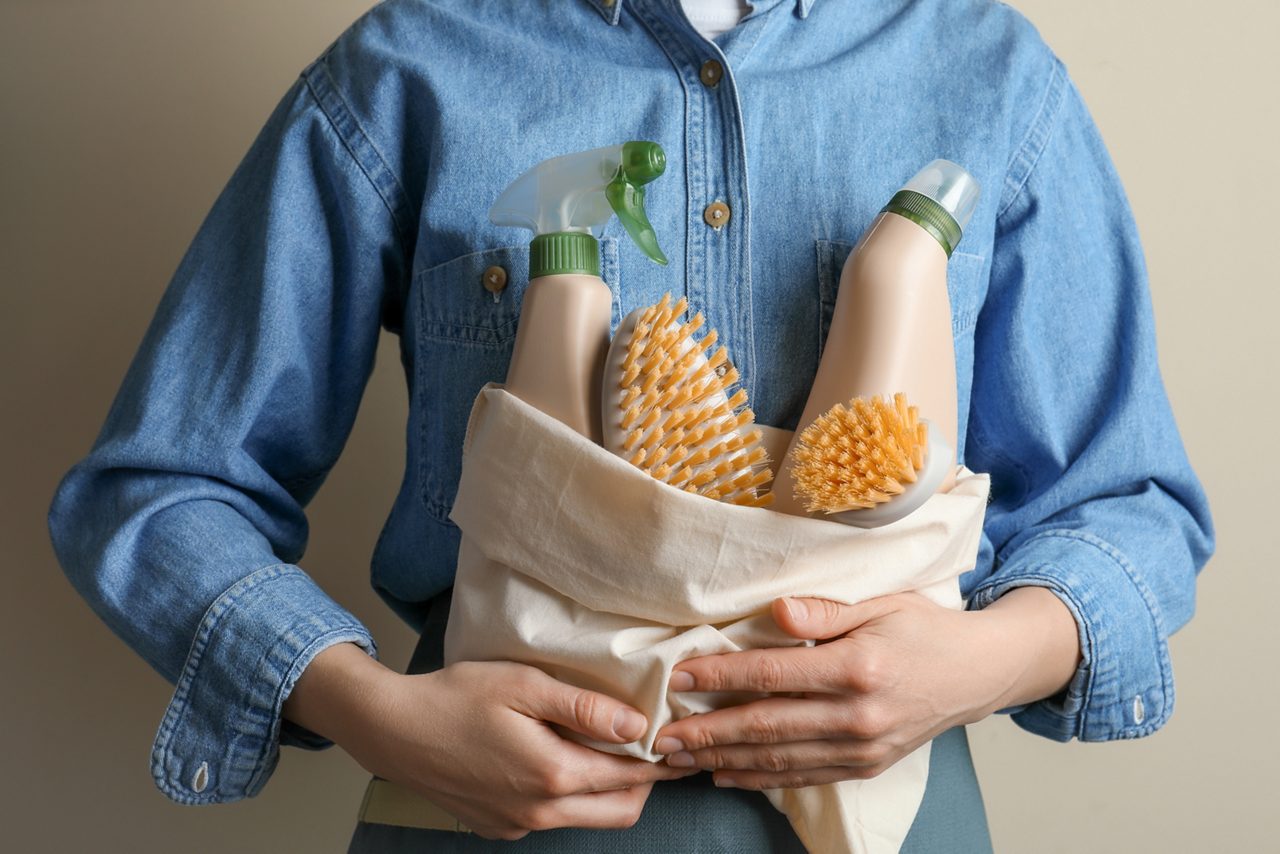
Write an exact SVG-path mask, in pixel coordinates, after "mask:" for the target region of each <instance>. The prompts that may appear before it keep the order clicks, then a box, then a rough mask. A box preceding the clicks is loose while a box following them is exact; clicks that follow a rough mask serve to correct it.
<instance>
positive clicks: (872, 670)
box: [845, 654, 888, 694]
mask: <svg viewBox="0 0 1280 854" xmlns="http://www.w3.org/2000/svg"><path fill="white" fill-rule="evenodd" d="M887 677H888V673H887V672H886V669H885V664H884V660H883V659H881V658H880V657H879V656H876V655H873V654H864V655H860V656H858V658H857V659H856V660H855V661H854V662H853V663H852V664H851V665H850V666H849V669H848V670H847V671H845V686H846V687H847V688H848V689H849V690H851V691H855V692H859V693H864V694H873V693H875V692H877V691H879V690H881V689H883V688H884V687H885V686H886V684H887V681H886V680H887Z"/></svg>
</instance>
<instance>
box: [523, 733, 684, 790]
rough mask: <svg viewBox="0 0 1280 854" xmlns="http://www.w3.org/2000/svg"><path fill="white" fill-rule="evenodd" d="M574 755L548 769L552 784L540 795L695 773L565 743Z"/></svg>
mask: <svg viewBox="0 0 1280 854" xmlns="http://www.w3.org/2000/svg"><path fill="white" fill-rule="evenodd" d="M565 746H566V747H568V748H570V749H571V750H572V753H573V754H574V755H573V756H572V758H571V759H569V761H566V762H564V763H562V764H560V765H559V766H558V767H557V768H554V769H551V771H550V774H551V785H550V786H549V787H548V788H547V790H546V791H544V792H542V793H541V794H544V795H547V796H549V797H567V796H569V795H578V794H587V793H591V792H608V791H614V790H617V789H629V788H633V787H635V786H643V785H648V784H650V783H656V782H658V781H660V780H678V779H680V778H682V777H688V776H689V775H690V774H696V773H697V772H698V769H697V768H674V767H671V766H669V765H666V764H664V763H662V762H649V761H647V760H644V759H634V758H632V757H630V756H614V755H613V754H611V753H601V752H600V751H598V750H592V749H591V748H589V747H583V746H582V745H580V744H574V743H572V742H567V743H566V745H565Z"/></svg>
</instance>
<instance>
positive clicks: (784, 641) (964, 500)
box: [445, 384, 989, 852]
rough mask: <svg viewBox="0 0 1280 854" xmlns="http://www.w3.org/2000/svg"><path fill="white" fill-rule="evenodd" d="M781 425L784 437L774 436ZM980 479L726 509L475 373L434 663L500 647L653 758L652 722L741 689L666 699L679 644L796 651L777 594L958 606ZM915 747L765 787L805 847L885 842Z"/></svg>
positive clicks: (983, 493) (973, 539) (922, 751)
mask: <svg viewBox="0 0 1280 854" xmlns="http://www.w3.org/2000/svg"><path fill="white" fill-rule="evenodd" d="M785 435H789V434H785ZM988 488H989V480H988V478H987V476H986V475H983V474H974V473H973V472H970V471H968V470H967V469H964V468H961V469H960V471H959V477H958V479H957V481H956V485H955V487H954V488H953V489H952V490H951V491H950V492H948V493H946V494H938V495H935V496H933V497H932V498H930V499H929V501H928V502H926V503H925V505H924V506H923V507H921V508H920V509H919V510H917V511H916V512H914V513H912V514H911V515H910V516H908V517H907V518H905V519H903V520H901V521H899V522H896V523H894V524H891V525H887V526H885V527H881V528H872V529H860V528H854V527H850V526H846V525H842V524H839V523H836V522H832V521H828V520H822V519H811V518H801V517H795V516H789V515H784V514H781V513H776V512H774V511H771V510H768V509H762V508H748V507H738V506H734V505H729V504H724V503H720V502H717V501H713V500H710V499H707V498H704V497H702V496H697V495H692V494H689V493H686V492H683V491H681V490H679V489H675V488H673V487H670V486H668V485H666V484H663V483H659V482H658V481H656V480H654V479H653V478H651V477H649V476H648V475H647V474H645V473H643V472H641V471H640V470H638V469H636V468H634V467H633V466H632V465H631V464H630V463H628V462H626V461H625V460H622V459H620V458H618V457H616V456H614V455H613V454H611V453H610V452H608V451H606V450H605V449H603V448H601V447H599V446H598V445H596V444H594V443H592V442H591V441H589V440H587V439H585V438H583V437H582V436H580V435H579V434H578V433H576V432H574V431H573V430H571V429H570V428H568V427H566V426H565V425H563V424H562V423H560V422H559V421H557V420H555V419H554V418H551V417H550V416H548V415H545V414H543V413H542V412H541V411H539V410H537V409H535V408H534V407H532V406H530V405H528V404H526V403H524V402H523V401H521V400H520V399H518V398H516V397H515V396H514V395H512V394H510V393H508V392H506V391H505V390H503V389H502V387H501V386H499V385H495V384H490V385H488V386H486V387H485V388H484V389H483V390H482V391H481V392H480V394H479V396H478V397H477V398H476V401H475V405H474V408H473V409H472V413H471V417H470V421H469V423H468V427H467V435H466V439H465V442H464V451H463V467H462V478H461V482H460V484H459V488H458V494H457V499H456V501H455V502H454V506H453V511H452V514H451V516H450V518H452V519H453V521H454V522H456V523H457V525H458V527H459V528H460V529H461V531H462V544H461V549H460V551H459V555H458V571H457V578H456V581H455V584H454V590H453V601H452V607H451V611H450V617H449V624H448V629H447V631H446V634H445V663H446V664H452V663H454V662H458V661H486V660H509V661H518V662H523V663H526V664H531V665H534V666H536V667H539V668H541V669H542V670H544V671H546V672H547V673H548V674H550V675H551V676H553V677H555V678H556V679H559V680H561V681H563V682H567V683H570V684H573V685H577V686H579V687H582V688H588V689H591V690H594V691H599V692H602V693H604V694H608V695H609V696H612V697H615V698H617V699H619V700H621V701H623V702H625V703H629V704H631V705H632V706H634V707H635V708H637V709H639V710H640V711H642V712H644V714H645V715H647V716H648V718H649V722H650V727H649V731H648V732H647V733H646V734H645V736H644V737H643V738H641V739H640V740H639V741H637V742H634V743H632V744H627V745H615V744H606V743H601V742H593V741H590V740H587V739H585V738H584V737H582V736H580V735H577V734H574V733H569V732H565V734H566V735H567V736H570V737H575V738H576V739H577V740H579V741H582V742H584V743H587V744H589V745H590V746H591V747H594V748H597V749H600V750H605V751H609V752H612V753H619V754H625V755H631V756H637V757H640V758H644V759H649V760H653V761H660V760H661V759H662V757H661V755H659V754H657V753H654V752H653V742H654V740H655V738H656V734H657V731H658V730H659V729H660V728H661V727H662V726H664V725H665V724H667V723H669V722H671V721H672V720H676V719H679V718H682V717H685V716H686V715H690V714H696V713H700V712H707V711H711V710H712V709H715V708H719V707H723V706H726V705H730V704H733V703H740V702H743V701H746V700H749V699H752V697H751V696H732V695H729V696H726V695H724V694H697V693H691V694H668V693H667V681H668V679H669V678H670V676H671V670H672V668H673V667H674V666H675V665H676V664H677V663H679V662H680V661H682V660H684V659H687V658H691V657H694V656H700V655H707V654H711V653H723V652H731V651H735V650H742V649H751V648H759V647H776V646H794V645H798V644H800V643H803V642H802V641H797V640H796V639H795V638H793V637H791V636H790V635H787V634H785V633H783V632H782V631H781V630H780V629H778V628H777V627H776V625H775V624H774V622H773V619H772V617H771V616H770V612H769V609H770V605H771V603H772V602H773V600H774V599H775V598H777V597H779V596H817V597H824V598H828V599H834V600H838V601H841V602H846V603H855V602H859V601H862V600H864V599H869V598H873V597H876V596H884V595H887V594H891V593H898V592H903V591H909V590H914V591H918V592H920V593H922V594H923V595H925V596H927V597H929V598H930V599H931V600H932V601H934V602H937V603H938V604H941V605H944V606H946V607H948V608H960V607H962V605H963V603H962V600H961V597H960V590H959V584H958V577H959V575H960V574H961V573H962V572H964V571H966V570H968V569H971V568H973V566H974V563H975V561H976V556H977V552H978V542H979V538H980V536H981V533H982V520H983V514H984V511H985V508H986V503H987V493H988ZM928 772H929V745H928V744H925V745H924V746H922V747H920V748H919V749H918V750H916V751H915V752H913V753H911V754H910V755H908V756H906V757H905V758H903V759H902V760H900V761H899V762H897V763H896V764H894V765H893V766H892V767H891V768H889V769H888V770H887V771H885V772H884V773H883V774H881V775H880V776H878V777H876V778H874V779H871V780H865V781H861V780H854V781H846V782H841V783H834V784H828V785H821V786H811V787H807V788H803V789H777V790H772V791H770V792H768V793H767V794H768V797H769V799H770V801H772V803H773V804H774V806H776V807H777V808H778V809H779V810H781V811H782V812H783V813H785V814H786V816H787V818H788V819H789V820H790V822H791V824H792V827H793V828H794V829H795V831H796V834H797V835H798V836H799V837H800V839H801V840H802V841H803V842H804V844H805V846H806V847H807V848H808V849H809V850H810V851H821V852H896V851H897V850H898V849H899V848H900V847H901V845H902V842H903V840H904V839H905V838H906V835H907V832H908V830H909V829H910V827H911V824H912V822H913V821H914V819H915V815H916V811H917V810H918V808H919V806H920V802H921V799H922V798H923V795H924V788H925V781H926V778H927V777H928Z"/></svg>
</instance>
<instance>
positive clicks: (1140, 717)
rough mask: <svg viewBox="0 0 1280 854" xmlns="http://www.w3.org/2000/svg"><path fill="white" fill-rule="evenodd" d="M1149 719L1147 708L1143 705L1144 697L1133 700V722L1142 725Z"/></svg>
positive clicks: (1139, 696)
mask: <svg viewBox="0 0 1280 854" xmlns="http://www.w3.org/2000/svg"><path fill="white" fill-rule="evenodd" d="M1146 719H1147V707H1146V706H1145V705H1143V703H1142V696H1141V695H1138V696H1137V697H1134V698H1133V722H1134V723H1135V724H1140V723H1142V722H1143V721H1145V720H1146Z"/></svg>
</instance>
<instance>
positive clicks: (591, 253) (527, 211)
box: [489, 141, 667, 279]
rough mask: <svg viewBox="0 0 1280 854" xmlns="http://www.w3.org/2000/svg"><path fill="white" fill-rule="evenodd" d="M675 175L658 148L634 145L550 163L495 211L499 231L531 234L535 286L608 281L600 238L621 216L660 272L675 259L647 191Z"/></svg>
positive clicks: (515, 186) (517, 184)
mask: <svg viewBox="0 0 1280 854" xmlns="http://www.w3.org/2000/svg"><path fill="white" fill-rule="evenodd" d="M666 168H667V156H666V154H665V153H664V152H663V151H662V146H660V145H658V144H657V143H656V142H641V141H632V142H626V143H623V144H621V145H610V146H606V147H605V148H595V149H592V150H590V151H579V152H576V153H574V154H565V155H562V156H560V157H553V158H551V159H550V160H544V161H542V162H541V163H539V164H537V165H536V166H534V167H532V168H530V169H527V170H525V172H524V173H523V174H522V175H520V177H519V178H517V179H516V180H515V181H513V182H512V183H511V184H510V185H508V187H507V188H506V189H505V190H503V191H502V194H501V195H500V196H499V197H498V198H497V200H496V201H495V202H494V203H493V206H492V207H490V208H489V221H490V222H492V223H493V224H494V225H502V226H512V227H515V228H527V229H529V230H530V231H532V232H533V234H534V238H533V241H532V242H531V243H530V244H529V278H530V279H536V278H538V277H540V276H547V275H556V274H561V273H582V274H588V275H592V276H599V275H600V246H599V242H598V240H597V238H598V236H599V232H600V230H601V229H602V228H603V227H604V224H605V223H606V222H608V221H609V219H610V218H611V217H612V216H613V215H614V214H617V216H618V219H620V220H621V221H622V225H623V227H624V228H625V229H626V230H627V234H629V235H631V239H632V240H634V241H635V242H636V245H637V246H639V247H640V250H641V251H642V252H644V254H645V255H647V256H649V258H650V259H652V260H654V261H656V262H657V263H659V264H666V263H667V256H665V255H663V254H662V250H661V249H659V248H658V237H657V235H656V234H655V233H654V230H653V226H652V225H651V224H650V222H649V217H648V215H647V214H646V213H645V209H644V189H643V188H644V185H645V184H648V183H649V182H650V181H652V180H653V179H655V178H657V177H658V176H659V175H661V174H662V173H663V172H665V171H666Z"/></svg>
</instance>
